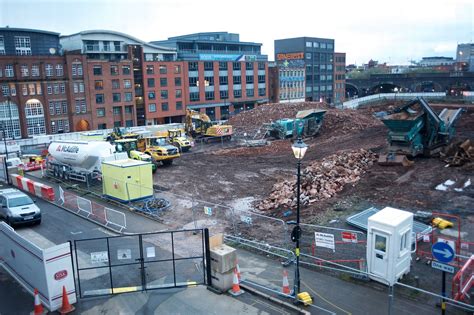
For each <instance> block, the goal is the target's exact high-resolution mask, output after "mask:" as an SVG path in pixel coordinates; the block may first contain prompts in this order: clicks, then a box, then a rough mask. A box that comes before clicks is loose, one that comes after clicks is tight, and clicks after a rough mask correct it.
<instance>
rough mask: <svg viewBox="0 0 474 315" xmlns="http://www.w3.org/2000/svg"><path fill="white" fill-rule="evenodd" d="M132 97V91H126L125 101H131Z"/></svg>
mask: <svg viewBox="0 0 474 315" xmlns="http://www.w3.org/2000/svg"><path fill="white" fill-rule="evenodd" d="M132 99H133V97H132V92H125V102H131V101H132Z"/></svg>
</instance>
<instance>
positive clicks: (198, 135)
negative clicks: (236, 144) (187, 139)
mask: <svg viewBox="0 0 474 315" xmlns="http://www.w3.org/2000/svg"><path fill="white" fill-rule="evenodd" d="M185 130H186V133H187V134H188V135H189V136H191V137H193V138H194V139H195V140H196V141H200V140H203V141H204V142H208V141H209V140H211V139H221V140H230V139H231V138H232V134H233V131H232V126H231V125H217V124H213V123H212V122H211V119H210V118H209V116H207V115H206V114H204V113H200V112H198V111H195V110H192V109H186V122H185Z"/></svg>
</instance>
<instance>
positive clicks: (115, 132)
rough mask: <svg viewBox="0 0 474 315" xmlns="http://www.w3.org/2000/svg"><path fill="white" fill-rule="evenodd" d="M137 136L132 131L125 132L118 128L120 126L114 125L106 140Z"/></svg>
mask: <svg viewBox="0 0 474 315" xmlns="http://www.w3.org/2000/svg"><path fill="white" fill-rule="evenodd" d="M138 137H139V135H138V134H136V133H132V132H127V133H124V132H122V130H121V129H120V127H114V129H113V131H112V132H111V133H110V134H108V135H107V138H106V141H107V142H110V143H113V142H114V141H116V140H120V139H137V138H138Z"/></svg>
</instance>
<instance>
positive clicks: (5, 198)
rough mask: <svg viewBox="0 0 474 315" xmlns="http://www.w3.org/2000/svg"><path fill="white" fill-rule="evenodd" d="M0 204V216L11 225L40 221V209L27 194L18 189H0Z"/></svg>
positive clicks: (37, 222) (38, 222)
mask: <svg viewBox="0 0 474 315" xmlns="http://www.w3.org/2000/svg"><path fill="white" fill-rule="evenodd" d="M0 206H1V207H0V218H2V219H3V220H5V221H6V222H7V223H8V224H9V225H11V226H14V225H17V224H23V223H30V222H31V223H36V224H40V223H41V210H40V209H39V208H38V206H37V205H35V202H34V201H33V200H32V199H31V198H30V197H29V196H28V195H26V194H25V193H23V192H21V191H20V190H18V189H15V188H8V189H1V190H0Z"/></svg>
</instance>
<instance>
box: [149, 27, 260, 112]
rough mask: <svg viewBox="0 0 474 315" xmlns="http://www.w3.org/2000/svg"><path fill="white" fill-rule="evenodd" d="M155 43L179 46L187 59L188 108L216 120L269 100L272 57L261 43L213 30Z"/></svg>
mask: <svg viewBox="0 0 474 315" xmlns="http://www.w3.org/2000/svg"><path fill="white" fill-rule="evenodd" d="M151 44H153V45H159V46H161V47H168V48H170V49H176V51H177V58H178V60H179V61H182V62H183V69H184V80H185V82H184V84H183V85H184V86H185V88H184V89H183V92H185V93H186V95H185V99H186V100H187V102H186V106H185V107H187V108H191V109H194V110H199V111H202V112H205V113H206V114H207V115H208V116H209V117H210V118H211V119H212V120H220V119H227V118H228V117H229V115H232V114H235V113H238V112H240V111H242V110H248V109H252V108H254V107H255V106H256V105H258V104H262V103H267V102H268V57H267V56H266V55H262V54H261V46H262V44H260V43H253V42H241V41H240V38H239V35H238V34H232V33H227V32H211V33H197V34H190V35H183V36H177V37H170V38H168V39H167V40H162V41H153V42H151Z"/></svg>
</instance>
